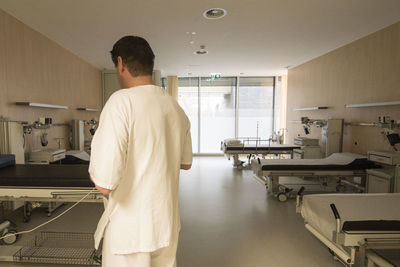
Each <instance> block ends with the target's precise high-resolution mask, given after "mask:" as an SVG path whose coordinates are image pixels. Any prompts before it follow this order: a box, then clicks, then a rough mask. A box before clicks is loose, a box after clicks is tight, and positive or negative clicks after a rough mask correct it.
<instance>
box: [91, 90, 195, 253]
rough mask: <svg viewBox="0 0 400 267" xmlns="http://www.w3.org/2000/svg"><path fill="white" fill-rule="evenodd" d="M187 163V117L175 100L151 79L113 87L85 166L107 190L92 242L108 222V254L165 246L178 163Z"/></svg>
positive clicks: (174, 210)
mask: <svg viewBox="0 0 400 267" xmlns="http://www.w3.org/2000/svg"><path fill="white" fill-rule="evenodd" d="M191 163H192V143H191V136H190V122H189V120H188V118H187V116H186V115H185V113H184V111H183V110H182V109H181V107H180V106H179V105H178V103H177V101H176V100H174V99H173V98H172V97H171V96H170V95H168V94H167V93H165V92H164V91H163V90H162V89H161V88H160V87H158V86H154V85H145V86H137V87H132V88H128V89H123V90H119V91H117V92H116V93H114V94H113V95H112V96H111V97H110V99H109V100H108V101H107V103H106V105H105V106H104V109H103V111H102V113H101V116H100V122H99V128H98V129H97V131H96V133H95V135H94V137H93V141H92V151H91V158H90V166H89V173H90V176H91V178H92V179H93V181H94V183H95V184H96V185H98V186H100V187H103V188H106V189H111V190H112V192H111V194H110V196H109V201H108V205H107V207H106V209H105V211H104V214H103V216H102V217H101V219H100V221H99V224H98V227H97V230H96V233H95V243H96V244H95V246H96V248H97V247H98V244H99V242H100V240H101V238H102V237H103V234H104V229H105V227H106V226H107V225H108V224H109V231H110V240H109V242H110V244H111V245H110V246H111V249H112V253H114V254H131V253H138V252H152V251H156V250H158V249H160V248H163V247H167V246H169V245H170V244H171V240H172V239H173V236H176V235H177V233H179V230H180V217H179V209H178V184H179V172H180V165H181V164H191ZM109 222H110V223H109Z"/></svg>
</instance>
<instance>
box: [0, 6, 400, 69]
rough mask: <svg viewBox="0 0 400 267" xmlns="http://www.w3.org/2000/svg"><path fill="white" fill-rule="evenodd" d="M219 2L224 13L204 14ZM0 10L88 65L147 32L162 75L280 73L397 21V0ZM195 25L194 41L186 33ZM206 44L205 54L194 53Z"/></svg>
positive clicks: (104, 60) (106, 63)
mask: <svg viewBox="0 0 400 267" xmlns="http://www.w3.org/2000/svg"><path fill="white" fill-rule="evenodd" d="M212 7H221V8H224V9H226V10H227V11H228V15H227V16H226V17H224V18H222V19H220V20H206V19H204V18H203V16H202V13H203V11H205V10H206V9H208V8H212ZM0 8H1V9H3V10H4V11H6V12H7V13H9V14H11V15H13V16H14V17H16V18H18V19H19V20H21V21H22V22H24V23H25V24H27V25H29V26H30V27H32V28H33V29H35V30H37V31H39V32H41V33H42V34H44V35H45V36H47V37H48V38H50V39H51V40H54V41H55V42H57V43H59V44H60V45H61V46H63V47H65V48H67V49H68V50H70V51H72V52H73V53H74V54H76V55H78V56H79V57H81V58H82V59H84V60H86V61H87V62H89V63H91V64H92V65H94V66H96V67H98V68H100V69H103V68H106V69H112V68H113V65H112V63H111V60H110V57H109V53H108V52H109V51H110V50H111V48H112V45H113V44H114V42H115V41H116V40H117V39H119V38H120V37H122V36H124V35H128V34H133V35H140V36H143V37H145V38H146V39H147V40H148V41H149V43H150V45H151V46H152V48H153V50H154V52H155V54H156V68H157V69H160V70H161V71H162V74H163V75H179V76H188V73H189V72H190V73H192V75H193V76H195V75H204V76H208V75H209V74H210V72H219V73H222V74H223V75H238V74H240V73H244V74H243V75H245V76H250V75H278V74H283V73H285V72H286V68H285V67H286V66H291V67H293V66H296V65H299V64H301V63H304V62H306V61H308V60H310V59H313V58H315V57H317V56H320V55H322V54H325V53H326V52H328V51H331V50H333V49H335V48H338V47H340V46H343V45H345V44H347V43H350V42H352V41H354V40H357V39H359V38H361V37H363V36H366V35H368V34H370V33H373V32H375V31H377V30H379V29H381V28H384V27H386V26H389V25H391V24H393V23H395V22H398V21H400V1H399V0H242V1H237V0H236V1H233V0H202V1H200V0H198V1H193V0H158V1H157V0H112V1H111V0H17V1H16V0H1V1H0ZM188 31H189V32H192V31H195V32H196V33H197V34H196V35H195V39H194V40H195V44H194V45H191V44H189V41H190V36H189V35H187V34H186V32H188ZM201 44H205V45H206V49H207V50H208V51H209V53H208V54H207V55H203V56H198V55H194V54H193V52H194V51H195V50H198V49H199V46H200V45H201Z"/></svg>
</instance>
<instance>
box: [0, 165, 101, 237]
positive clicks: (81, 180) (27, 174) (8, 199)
mask: <svg viewBox="0 0 400 267" xmlns="http://www.w3.org/2000/svg"><path fill="white" fill-rule="evenodd" d="M87 169H88V166H87V165H86V166H85V165H16V166H10V167H6V168H1V169H0V203H1V204H2V205H3V207H4V206H6V205H8V204H10V203H16V204H18V203H22V205H23V207H24V210H23V216H24V221H25V222H27V221H29V220H30V214H31V211H32V209H34V208H38V207H43V206H47V208H48V210H47V211H48V213H47V215H48V216H51V215H52V212H53V211H54V210H55V209H57V208H58V207H60V206H61V205H63V204H65V203H68V202H77V201H81V202H89V203H102V202H103V201H104V197H103V195H102V194H101V193H100V192H99V191H97V190H93V189H94V184H93V183H92V181H91V180H90V178H89V173H88V170H87ZM86 195H87V197H86V198H85V199H83V200H82V198H83V197H84V196H86ZM11 206H13V205H11ZM17 207H18V205H17ZM4 222H7V221H4ZM0 223H1V222H0ZM4 226H7V224H6V223H5V224H4ZM7 227H8V226H7ZM1 230H4V229H1Z"/></svg>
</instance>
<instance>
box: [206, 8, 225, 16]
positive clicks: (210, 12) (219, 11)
mask: <svg viewBox="0 0 400 267" xmlns="http://www.w3.org/2000/svg"><path fill="white" fill-rule="evenodd" d="M226 14H227V12H226V10H225V9H223V8H219V7H217V8H210V9H207V10H206V11H204V12H203V17H205V18H206V19H220V18H223V17H225V16H226Z"/></svg>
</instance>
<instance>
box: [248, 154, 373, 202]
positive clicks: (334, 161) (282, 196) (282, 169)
mask: <svg viewBox="0 0 400 267" xmlns="http://www.w3.org/2000/svg"><path fill="white" fill-rule="evenodd" d="M377 167H379V166H377V165H375V163H373V162H372V161H369V160H368V159H367V158H366V157H365V156H362V155H358V154H352V153H334V154H332V155H330V156H329V157H326V158H323V159H291V160H285V159H282V160H280V159H276V160H263V159H259V158H258V159H254V160H253V161H252V169H253V172H254V177H255V178H256V179H257V180H258V181H260V182H261V183H263V184H264V185H265V186H266V187H267V188H268V192H269V193H272V194H274V195H275V196H277V197H278V199H279V200H280V201H282V202H284V201H286V200H287V199H288V197H291V196H295V194H294V193H295V192H294V191H293V190H292V188H288V187H287V186H285V185H283V184H280V182H279V180H280V177H289V178H290V177H298V178H303V179H308V180H314V181H317V182H318V183H320V184H322V185H323V186H325V185H327V184H328V182H330V181H332V180H334V181H335V183H337V186H336V190H338V191H340V189H341V188H342V187H343V186H344V184H346V185H351V186H352V187H355V188H356V190H358V191H359V192H362V191H364V189H365V188H364V187H365V180H366V170H367V169H371V168H377ZM346 178H347V179H346ZM348 178H352V179H353V181H349V180H348ZM355 178H357V179H355ZM355 180H357V181H355Z"/></svg>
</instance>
